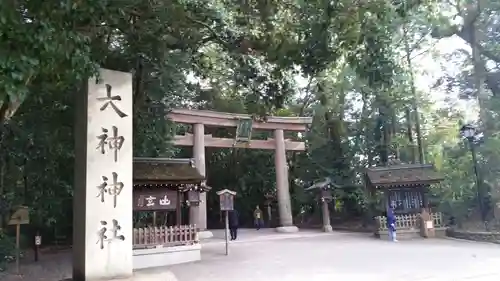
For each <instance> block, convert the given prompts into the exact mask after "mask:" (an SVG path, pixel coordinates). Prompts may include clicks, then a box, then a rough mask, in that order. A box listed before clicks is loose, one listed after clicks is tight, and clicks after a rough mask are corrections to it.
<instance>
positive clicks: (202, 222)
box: [190, 124, 207, 231]
mask: <svg viewBox="0 0 500 281" xmlns="http://www.w3.org/2000/svg"><path fill="white" fill-rule="evenodd" d="M193 134H194V136H193V137H194V146H193V158H194V164H195V166H196V168H197V169H198V171H199V172H200V174H201V175H202V176H206V172H205V126H204V125H203V124H194V125H193ZM200 200H201V202H200V205H199V206H198V207H194V208H191V212H190V218H195V217H196V219H194V220H195V221H196V225H197V226H198V228H199V229H200V231H204V230H206V229H207V194H206V193H204V192H203V193H201V194H200Z"/></svg>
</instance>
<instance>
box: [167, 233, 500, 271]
mask: <svg viewBox="0 0 500 281" xmlns="http://www.w3.org/2000/svg"><path fill="white" fill-rule="evenodd" d="M245 234H246V235H247V236H251V237H254V235H252V234H250V233H248V232H247V233H242V240H247V241H242V242H240V243H233V244H231V245H230V246H231V247H230V255H229V256H227V257H226V256H224V245H223V244H217V243H213V244H207V245H206V246H205V247H204V253H203V259H204V261H203V262H199V263H195V264H184V265H178V266H173V267H172V268H171V270H172V271H173V273H174V274H175V275H176V277H177V279H178V281H235V280H237V281H247V280H248V281H250V280H252V281H274V280H280V281H299V280H300V281H303V280H314V281H323V280H325V281H326V280H328V281H330V280H352V281H355V280H373V281H378V280H384V281H386V280H392V281H396V280H402V281H403V280H404V281H416V280H419V281H420V280H426V281H433V280H436V281H437V280H439V281H447V280H449V281H460V280H474V281H478V280H481V281H486V280H487V281H489V280H492V281H493V280H496V281H497V280H500V266H499V265H500V246H498V245H493V244H482V243H475V242H465V241H455V240H444V239H443V240H440V239H439V240H438V239H433V240H409V241H401V242H398V243H390V242H387V241H381V240H375V239H371V238H368V237H367V235H366V234H348V233H334V234H331V235H326V236H325V235H322V236H316V237H314V238H312V237H303V238H295V239H279V240H270V239H269V238H270V237H271V236H272V235H270V236H268V240H265V241H261V242H256V241H255V240H254V239H253V238H245V237H244V236H245Z"/></svg>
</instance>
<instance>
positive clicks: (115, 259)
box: [73, 69, 133, 281]
mask: <svg viewBox="0 0 500 281" xmlns="http://www.w3.org/2000/svg"><path fill="white" fill-rule="evenodd" d="M100 78H101V81H100V82H99V83H96V79H95V78H93V79H90V80H89V81H88V84H87V85H86V86H87V88H86V89H83V90H82V91H79V92H78V93H77V101H76V106H77V110H76V112H77V116H76V120H75V183H74V185H75V191H74V219H73V221H74V223H73V280H75V281H80V280H82V281H83V280H97V279H98V280H103V279H104V280H106V279H113V278H130V277H131V276H132V269H133V264H132V241H133V237H132V235H133V234H132V227H133V226H132V205H133V203H132V188H133V182H132V180H133V179H132V175H133V172H132V155H133V154H132V135H133V134H132V130H133V129H132V113H133V111H132V106H133V101H132V76H131V75H130V74H129V73H124V72H118V71H111V70H105V69H102V70H101V77H100ZM104 236H106V237H104Z"/></svg>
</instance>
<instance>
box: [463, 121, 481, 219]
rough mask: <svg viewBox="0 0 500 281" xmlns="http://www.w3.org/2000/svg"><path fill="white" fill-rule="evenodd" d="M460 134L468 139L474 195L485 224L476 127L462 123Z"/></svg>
mask: <svg viewBox="0 0 500 281" xmlns="http://www.w3.org/2000/svg"><path fill="white" fill-rule="evenodd" d="M460 134H461V135H462V136H463V137H464V138H466V139H467V140H468V141H469V149H470V152H471V154H472V162H473V164H474V174H475V175H476V189H477V193H476V195H477V200H478V203H479V211H480V212H481V219H482V220H483V222H484V223H485V226H486V214H485V211H484V206H483V195H482V188H481V181H480V179H479V172H478V168H477V159H476V148H475V140H476V128H475V127H474V126H472V125H470V124H466V125H463V126H462V127H461V128H460Z"/></svg>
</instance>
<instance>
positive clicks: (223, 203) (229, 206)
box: [217, 189, 236, 256]
mask: <svg viewBox="0 0 500 281" xmlns="http://www.w3.org/2000/svg"><path fill="white" fill-rule="evenodd" d="M217 195H219V200H220V210H221V211H225V213H226V228H225V237H226V256H227V255H229V242H228V241H229V240H228V233H229V211H232V210H234V196H236V192H234V191H231V190H229V189H224V190H221V191H218V192H217Z"/></svg>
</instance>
